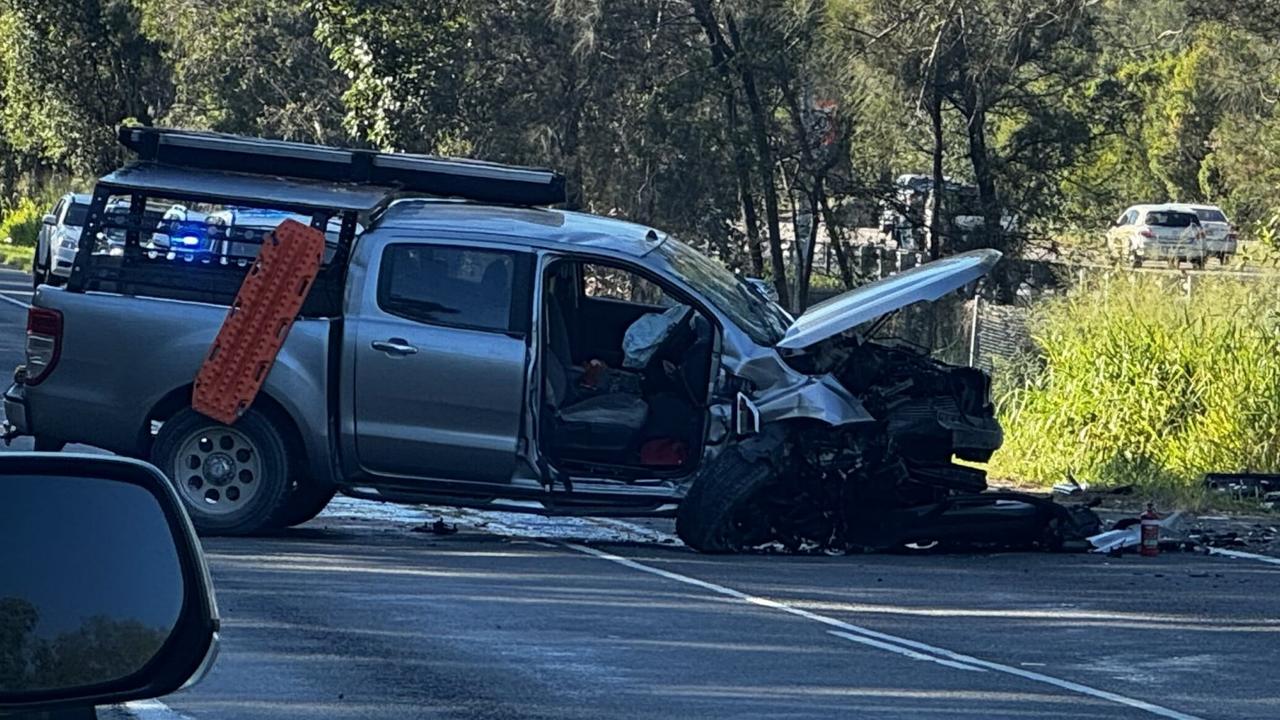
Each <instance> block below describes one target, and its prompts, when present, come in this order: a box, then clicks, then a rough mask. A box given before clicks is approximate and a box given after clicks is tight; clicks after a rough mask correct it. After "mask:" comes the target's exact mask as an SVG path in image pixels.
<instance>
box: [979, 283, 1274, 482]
mask: <svg viewBox="0 0 1280 720" xmlns="http://www.w3.org/2000/svg"><path fill="white" fill-rule="evenodd" d="M1202 277H1203V276H1202ZM1170 282H1180V280H1178V281H1171V280H1170V279H1168V278H1159V277H1155V276H1134V275H1114V276H1108V277H1104V278H1102V279H1100V280H1098V281H1096V282H1095V283H1093V284H1092V285H1090V286H1088V287H1085V288H1082V289H1080V290H1079V291H1077V292H1076V293H1075V294H1073V295H1071V296H1070V297H1067V298H1063V299H1058V300H1053V301H1049V302H1046V303H1044V304H1043V305H1042V306H1041V307H1040V308H1039V310H1038V317H1037V320H1036V323H1035V330H1034V338H1035V341H1036V345H1037V347H1038V351H1039V353H1038V354H1039V356H1040V360H1039V362H1034V363H1033V364H1032V366H1031V367H1030V368H1028V367H1025V366H1024V367H1023V368H1022V370H1021V372H1004V373H1001V374H1000V377H1001V378H1002V379H1003V385H1004V387H1003V388H1002V389H1001V390H1000V392H999V404H1000V408H1001V416H1002V422H1003V423H1004V427H1005V428H1006V433H1007V435H1006V439H1005V446H1004V447H1003V448H1002V449H1001V450H1000V451H999V452H998V453H997V455H996V457H995V458H994V459H993V464H992V471H993V473H995V474H997V475H1004V476H1012V477H1019V478H1024V479H1030V480H1036V481H1040V482H1044V483H1051V482H1058V481H1061V480H1062V479H1063V478H1064V477H1066V476H1067V475H1072V476H1074V477H1075V478H1077V479H1080V480H1085V481H1088V482H1096V483H1102V484H1107V485H1118V484H1129V483H1134V484H1138V485H1140V486H1144V487H1150V488H1156V489H1163V490H1165V491H1169V490H1170V489H1174V490H1181V491H1183V492H1187V491H1192V490H1193V489H1194V488H1195V486H1196V485H1197V483H1198V481H1199V480H1200V478H1201V477H1202V476H1203V474H1204V473H1206V472H1232V471H1259V472H1276V471H1280V353H1277V349H1280V311H1278V310H1277V308H1276V305H1275V302H1274V298H1275V297H1276V293H1277V292H1278V291H1280V282H1278V281H1276V280H1275V279H1274V277H1266V276H1260V277H1259V278H1258V279H1250V280H1239V279H1224V278H1219V279H1202V280H1201V281H1200V282H1197V283H1196V284H1195V286H1194V288H1193V291H1192V293H1191V295H1190V297H1182V298H1180V299H1178V300H1176V301H1172V302H1171V301H1170V297H1171V295H1175V296H1176V295H1177V294H1179V292H1180V290H1179V288H1177V287H1176V286H1175V287H1170V286H1169V283H1170Z"/></svg>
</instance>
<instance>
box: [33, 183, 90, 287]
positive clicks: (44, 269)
mask: <svg viewBox="0 0 1280 720" xmlns="http://www.w3.org/2000/svg"><path fill="white" fill-rule="evenodd" d="M89 200H90V197H89V196H88V195H78V194H75V193H67V194H66V195H63V196H62V197H61V198H60V199H59V200H58V203H57V204H56V205H54V206H53V210H51V211H50V212H49V214H48V215H45V216H44V219H43V223H42V224H41V226H40V234H39V235H38V236H37V238H36V254H35V263H34V265H35V268H34V272H33V273H32V275H34V276H35V279H34V283H35V286H36V287H39V286H40V285H44V284H50V283H51V284H54V285H61V284H62V283H64V282H66V281H67V278H68V277H69V276H70V275H71V265H72V263H73V262H75V257H76V248H77V247H78V246H79V244H80V229H81V228H82V227H83V226H84V221H85V217H86V216H87V215H88V214H89Z"/></svg>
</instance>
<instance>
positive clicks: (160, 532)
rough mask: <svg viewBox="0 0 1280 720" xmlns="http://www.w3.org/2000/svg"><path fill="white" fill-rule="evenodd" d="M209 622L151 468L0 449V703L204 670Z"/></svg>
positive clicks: (132, 691) (85, 703)
mask: <svg viewBox="0 0 1280 720" xmlns="http://www.w3.org/2000/svg"><path fill="white" fill-rule="evenodd" d="M217 633H218V613H217V607H216V605H215V603H214V599H213V592H212V588H211V585H210V582H209V575H208V570H207V568H206V567H205V561H204V556H203V554H202V552H201V550H200V545H199V542H198V541H197V540H196V535H195V530H194V529H193V528H192V526H191V521H190V520H189V519H188V518H187V514H186V511H185V510H183V508H182V504H181V502H180V501H179V499H178V496H177V495H176V494H175V492H174V490H173V488H172V486H171V485H170V484H169V481H168V480H167V479H166V478H165V476H164V475H163V474H162V473H161V472H160V471H159V470H157V469H156V468H155V467H153V466H151V465H148V464H146V463H141V462H137V461H133V460H125V459H121V458H111V457H102V456H87V455H74V454H57V455H54V454H42V453H14V454H5V455H3V456H0V716H3V717H6V718H13V717H16V718H35V717H41V718H45V717H64V716H67V717H71V716H74V717H81V716H85V717H93V712H92V710H93V707H94V706H98V705H107V704H115V703H122V702H127V701H130V700H142V699H146V698H153V697H158V696H161V695H167V694H168V693H171V692H173V691H174V690H177V689H179V688H181V687H183V686H185V685H187V684H190V683H193V682H195V681H196V680H198V679H199V678H200V677H202V676H203V674H204V673H205V672H206V671H207V670H208V668H209V667H210V665H212V663H213V658H214V656H215V655H216V649H217Z"/></svg>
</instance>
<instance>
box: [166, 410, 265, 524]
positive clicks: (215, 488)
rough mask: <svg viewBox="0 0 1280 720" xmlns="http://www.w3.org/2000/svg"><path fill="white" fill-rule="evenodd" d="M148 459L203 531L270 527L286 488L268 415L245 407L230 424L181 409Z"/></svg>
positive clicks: (168, 423)
mask: <svg viewBox="0 0 1280 720" xmlns="http://www.w3.org/2000/svg"><path fill="white" fill-rule="evenodd" d="M151 461H152V462H153V463H155V465H156V467H159V468H160V469H161V470H162V471H164V473H165V475H168V476H169V479H170V480H172V481H173V485H174V487H175V488H176V489H177V491H178V495H179V497H181V498H182V502H183V504H184V505H186V508H187V514H188V515H190V516H191V522H192V523H194V524H195V526H196V529H197V530H199V531H200V533H201V534H203V535H248V534H250V533H255V532H259V531H261V530H264V529H269V528H271V527H272V526H273V523H272V519H273V517H274V516H275V515H276V514H277V513H279V512H281V507H282V506H283V505H284V502H285V500H286V498H287V495H288V491H289V482H288V478H289V476H290V475H289V473H290V458H289V453H288V450H287V445H286V444H285V441H284V438H282V437H281V435H280V432H279V431H278V430H277V429H276V428H275V426H274V425H273V424H272V422H271V421H270V419H268V418H267V416H265V415H263V414H262V413H261V412H258V411H256V410H249V411H248V412H246V413H245V414H244V415H243V416H242V417H241V418H240V419H239V420H237V421H236V423H235V425H223V424H222V423H220V422H218V421H216V420H213V419H210V418H207V417H205V416H204V415H201V414H200V413H198V412H196V411H195V410H191V409H186V410H182V411H181V412H179V413H178V414H177V415H174V416H173V417H172V418H169V420H167V421H166V422H165V423H164V425H163V426H162V427H161V428H160V432H159V434H158V435H156V440H155V444H154V445H153V446H152V450H151Z"/></svg>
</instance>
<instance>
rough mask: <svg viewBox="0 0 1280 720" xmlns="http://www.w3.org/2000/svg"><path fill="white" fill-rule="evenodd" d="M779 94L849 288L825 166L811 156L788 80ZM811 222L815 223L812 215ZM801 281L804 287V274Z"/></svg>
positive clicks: (850, 273) (849, 276)
mask: <svg viewBox="0 0 1280 720" xmlns="http://www.w3.org/2000/svg"><path fill="white" fill-rule="evenodd" d="M782 95H783V97H784V98H785V99H786V101H787V109H788V111H789V114H790V115H791V124H792V127H793V129H794V130H795V133H796V139H797V140H798V144H799V145H800V152H801V155H802V157H803V158H804V164H805V166H806V167H808V168H809V172H810V173H812V174H813V193H814V196H815V197H816V198H817V201H818V206H819V207H820V208H821V210H822V222H823V224H824V225H826V226H827V239H828V241H829V242H830V243H831V248H832V249H833V250H835V253H836V264H837V265H839V266H840V281H841V282H842V283H844V286H845V287H846V288H852V287H853V271H852V270H851V269H850V267H849V257H848V255H846V254H845V252H844V243H843V242H842V239H841V237H840V233H839V229H838V228H837V227H836V222H835V213H833V212H831V203H830V202H829V201H828V199H827V192H826V188H825V187H824V186H825V184H826V182H825V181H826V170H825V169H824V168H823V167H821V166H820V165H819V163H818V160H817V158H815V157H814V156H813V143H812V141H811V139H810V137H809V131H808V129H807V128H806V127H805V124H804V118H803V117H802V116H801V112H802V110H801V108H800V101H799V100H798V99H797V98H796V94H795V92H794V91H793V90H791V88H790V84H789V83H784V84H783V87H782ZM814 223H815V227H816V223H817V219H816V217H815V220H814ZM815 237H816V236H815ZM805 283H806V287H807V285H808V279H807V278H806V280H805Z"/></svg>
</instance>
